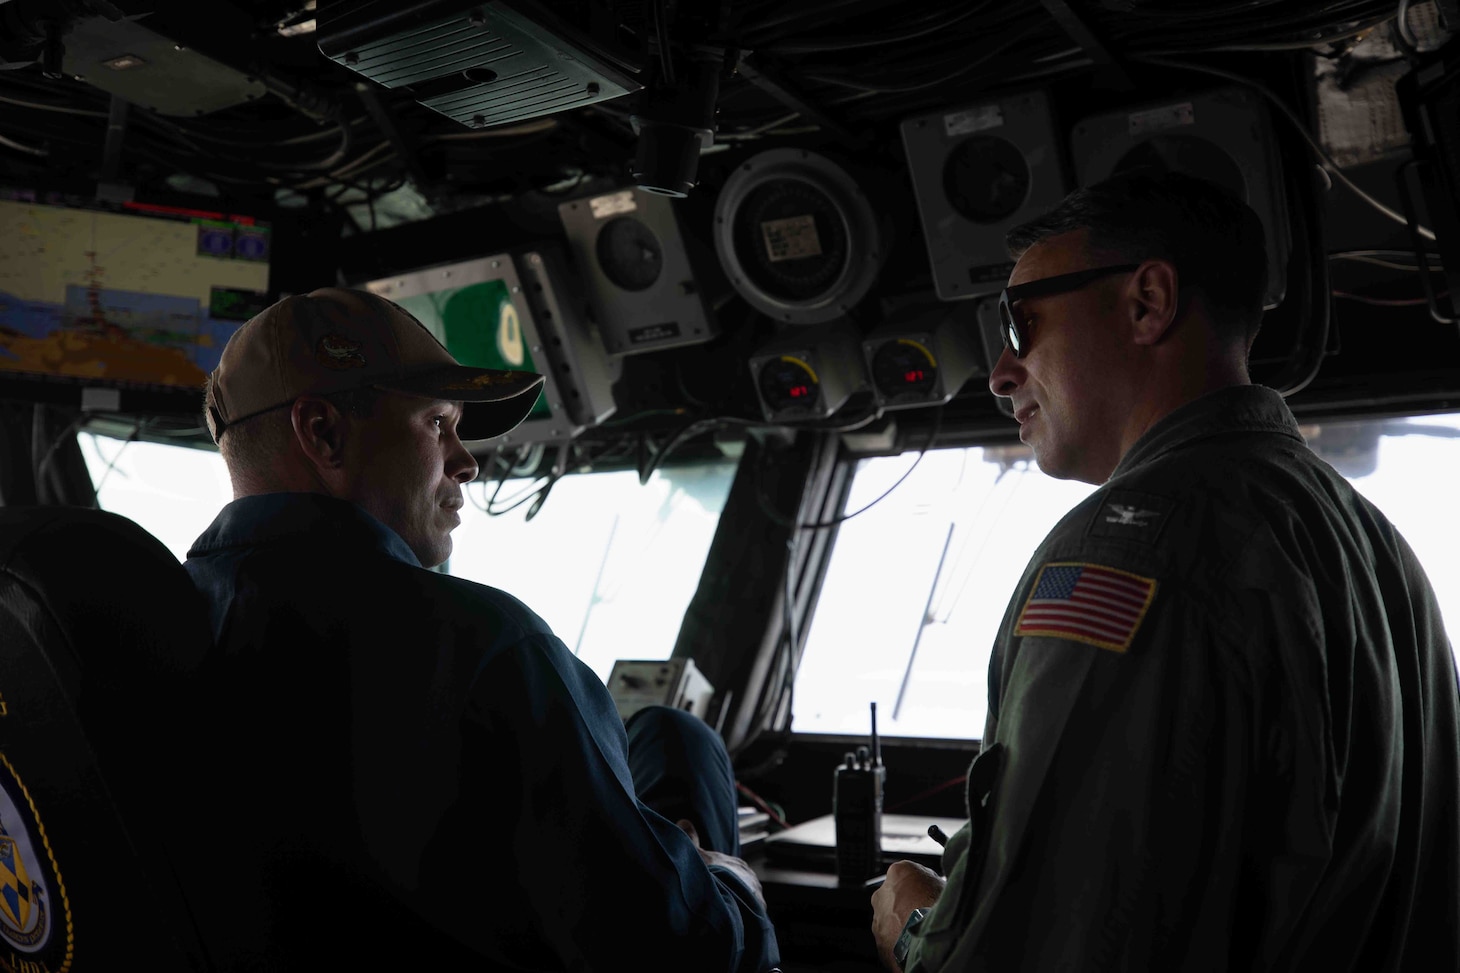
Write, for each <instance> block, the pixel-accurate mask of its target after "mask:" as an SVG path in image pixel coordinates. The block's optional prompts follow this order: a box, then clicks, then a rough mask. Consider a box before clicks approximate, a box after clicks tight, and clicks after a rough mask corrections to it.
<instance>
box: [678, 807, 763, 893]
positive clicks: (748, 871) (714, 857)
mask: <svg viewBox="0 0 1460 973" xmlns="http://www.w3.org/2000/svg"><path fill="white" fill-rule="evenodd" d="M674 823H675V824H677V825H679V830H681V831H683V832H684V833H685V834H687V835H689V840H690V841H693V842H694V843H695V848H696V849H698V850H699V853H700V857H701V858H703V859H704V860H705V864H706V865H718V866H720V867H721V868H725V869H729V870H730V871H732V872H734V873H735V877H736V878H738V879H740V881H741V882H743V883H745V885H746V887H747V888H749V889H750V891H751V892H752V893H753V894H754V895H755V898H756V901H758V902H759V903H760V907H761V908H762V909H764V908H765V893H764V892H762V891H761V888H760V879H759V878H757V877H756V874H755V870H754V869H753V868H751V867H750V865H748V864H747V863H746V862H745V860H744V859H741V858H736V857H735V856H734V855H727V854H725V853H724V852H723V851H710V850H709V849H707V848H701V847H700V834H699V832H698V831H696V830H695V826H694V822H693V821H690V820H689V819H688V818H681V819H680V820H678V821H676V822H674Z"/></svg>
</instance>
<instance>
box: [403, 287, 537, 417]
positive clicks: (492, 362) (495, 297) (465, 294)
mask: <svg viewBox="0 0 1460 973" xmlns="http://www.w3.org/2000/svg"><path fill="white" fill-rule="evenodd" d="M391 296H392V299H393V300H394V301H395V302H396V303H397V304H399V305H400V306H401V307H403V308H405V309H406V310H407V311H410V312H411V313H412V314H414V315H415V316H416V319H417V320H418V321H420V322H421V323H422V324H424V325H425V326H426V327H427V329H428V330H430V332H431V333H432V334H434V335H435V336H436V337H437V339H438V340H439V341H440V342H441V343H442V344H444V345H445V346H446V350H447V351H449V352H451V354H452V355H453V356H454V357H455V358H456V360H457V361H459V362H461V363H462V364H463V365H471V366H473V367H475V368H507V369H514V370H518V371H528V372H541V371H542V369H541V368H539V367H538V366H537V364H536V363H535V362H534V361H533V357H532V350H531V349H530V348H528V346H527V339H526V337H525V336H524V329H523V326H522V317H521V315H520V314H519V313H518V311H517V307H516V305H515V304H514V303H513V302H512V295H511V293H510V292H509V291H508V287H507V282H506V281H504V280H484V281H480V282H478V283H474V284H466V285H463V286H461V287H447V288H443V289H441V290H436V291H428V292H426V293H423V294H404V293H402V294H395V295H391ZM551 417H552V409H551V408H549V407H548V403H547V399H546V397H544V396H543V395H542V394H541V393H539V395H538V397H537V402H536V403H535V404H534V405H533V407H532V411H531V412H529V413H528V414H527V418H528V419H547V418H551Z"/></svg>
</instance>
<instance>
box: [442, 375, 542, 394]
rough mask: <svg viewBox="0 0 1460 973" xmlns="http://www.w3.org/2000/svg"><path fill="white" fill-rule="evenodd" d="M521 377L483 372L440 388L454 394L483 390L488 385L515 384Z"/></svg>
mask: <svg viewBox="0 0 1460 973" xmlns="http://www.w3.org/2000/svg"><path fill="white" fill-rule="evenodd" d="M521 377H522V376H520V375H517V374H515V373H512V372H483V373H482V374H480V375H473V376H472V377H471V378H468V379H466V380H465V381H461V382H452V383H451V384H449V385H443V386H442V388H446V389H451V390H452V391H456V392H465V391H468V390H470V389H480V388H485V387H487V386H488V385H500V384H501V383H503V382H516V381H519V380H520V379H521Z"/></svg>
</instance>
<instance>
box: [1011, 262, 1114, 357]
mask: <svg viewBox="0 0 1460 973" xmlns="http://www.w3.org/2000/svg"><path fill="white" fill-rule="evenodd" d="M1139 267H1140V264H1121V265H1120V266H1118V267H1096V268H1094V269H1092V270H1077V271H1075V272H1074V273H1072V274H1059V275H1058V276H1055V277H1046V278H1044V279H1043V280H1031V281H1030V282H1029V283H1027V284H1017V285H1015V286H1014V287H1006V288H1004V293H1002V294H1000V295H999V333H1000V334H1001V335H1002V336H1003V338H1004V347H1005V348H1008V349H1009V351H1010V352H1012V353H1013V355H1014V357H1015V358H1023V357H1024V355H1025V353H1026V352H1027V351H1029V322H1028V321H1025V320H1024V318H1022V317H1021V316H1020V315H1019V312H1018V311H1017V310H1016V309H1015V308H1014V304H1015V303H1016V302H1018V301H1023V300H1027V299H1029V298H1032V297H1050V296H1052V295H1054V294H1067V293H1069V292H1070V291H1077V290H1079V289H1080V288H1081V287H1084V286H1085V285H1087V284H1091V283H1094V282H1095V281H1097V280H1099V279H1100V278H1102V277H1108V276H1110V275H1111V274H1124V273H1127V272H1129V271H1132V270H1136V269H1137V268H1139Z"/></svg>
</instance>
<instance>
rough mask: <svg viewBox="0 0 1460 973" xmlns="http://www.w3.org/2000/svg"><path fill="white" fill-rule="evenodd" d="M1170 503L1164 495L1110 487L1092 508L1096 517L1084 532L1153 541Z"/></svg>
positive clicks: (1167, 514)
mask: <svg viewBox="0 0 1460 973" xmlns="http://www.w3.org/2000/svg"><path fill="white" fill-rule="evenodd" d="M1172 507H1173V504H1172V503H1171V501H1170V500H1168V499H1167V498H1166V497H1158V496H1155V495H1153V494H1150V493H1137V492H1136V491H1134V490H1111V491H1110V494H1109V495H1108V496H1107V497H1106V498H1105V502H1104V503H1102V504H1101V505H1100V507H1099V509H1097V510H1096V511H1095V519H1094V520H1092V521H1091V522H1090V528H1089V530H1087V531H1086V533H1087V534H1089V535H1090V536H1091V537H1115V538H1119V539H1120V540H1127V541H1143V542H1145V543H1147V544H1154V543H1155V542H1156V539H1157V538H1158V537H1160V536H1161V531H1162V529H1163V528H1164V527H1165V526H1166V520H1167V518H1169V517H1170V516H1171V510H1172Z"/></svg>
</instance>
